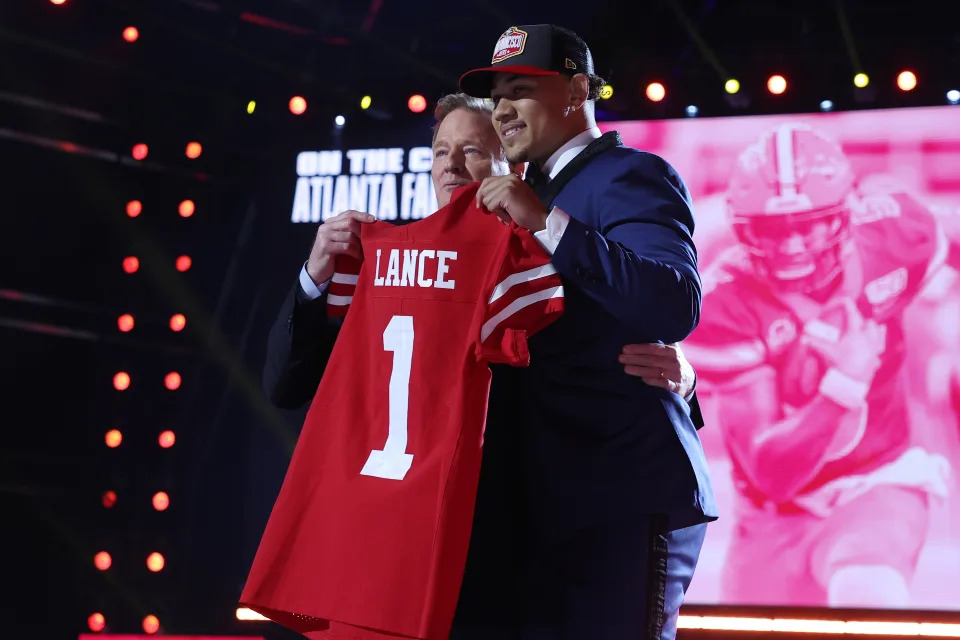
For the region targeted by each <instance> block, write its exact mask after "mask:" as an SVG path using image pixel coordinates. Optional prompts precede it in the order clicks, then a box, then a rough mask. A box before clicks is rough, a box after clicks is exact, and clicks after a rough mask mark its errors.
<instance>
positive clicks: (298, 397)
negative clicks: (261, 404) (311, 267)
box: [263, 282, 340, 409]
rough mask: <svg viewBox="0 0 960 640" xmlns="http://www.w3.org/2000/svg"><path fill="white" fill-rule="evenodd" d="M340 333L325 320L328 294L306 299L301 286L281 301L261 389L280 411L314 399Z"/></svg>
mask: <svg viewBox="0 0 960 640" xmlns="http://www.w3.org/2000/svg"><path fill="white" fill-rule="evenodd" d="M339 333H340V327H339V322H337V320H334V319H328V318H327V295H326V293H324V294H323V295H322V296H320V297H319V298H317V299H315V300H308V299H306V298H305V297H304V296H303V295H302V290H301V289H300V283H299V282H297V283H296V284H295V285H294V287H293V290H291V291H290V293H289V294H287V297H286V298H285V299H284V302H283V306H282V307H281V308H280V313H279V314H278V316H277V319H276V320H275V321H274V323H273V326H272V327H271V328H270V335H269V337H268V338H267V357H266V362H265V364H264V369H263V388H264V391H266V393H267V395H268V396H269V398H270V401H271V402H272V403H273V404H274V405H276V406H277V407H280V408H281V409H298V408H300V407H301V406H303V405H305V404H306V403H307V402H309V401H310V400H312V399H313V396H314V394H316V392H317V387H318V386H320V379H321V378H322V377H323V372H324V370H325V369H326V367H327V362H328V361H329V360H330V354H331V353H332V352H333V345H334V344H335V343H336V341H337V336H338V335H339Z"/></svg>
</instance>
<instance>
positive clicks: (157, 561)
mask: <svg viewBox="0 0 960 640" xmlns="http://www.w3.org/2000/svg"><path fill="white" fill-rule="evenodd" d="M165 564H166V561H165V560H164V559H163V556H162V555H160V554H159V553H157V552H156V551H154V552H153V553H151V554H150V555H149V556H147V569H150V571H153V572H154V573H157V572H159V571H162V570H163V567H164V565H165Z"/></svg>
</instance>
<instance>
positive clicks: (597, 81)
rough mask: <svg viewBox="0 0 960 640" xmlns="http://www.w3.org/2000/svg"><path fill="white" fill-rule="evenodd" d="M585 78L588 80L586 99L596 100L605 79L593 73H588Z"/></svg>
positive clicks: (605, 82)
mask: <svg viewBox="0 0 960 640" xmlns="http://www.w3.org/2000/svg"><path fill="white" fill-rule="evenodd" d="M587 78H588V79H589V81H590V89H589V91H588V93H587V99H588V100H596V99H597V98H599V97H600V89H602V88H603V85H605V84H607V81H606V80H604V79H603V78H601V77H600V76H598V75H596V74H593V73H591V74H590V75H588V76H587Z"/></svg>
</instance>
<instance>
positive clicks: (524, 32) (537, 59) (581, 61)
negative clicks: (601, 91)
mask: <svg viewBox="0 0 960 640" xmlns="http://www.w3.org/2000/svg"><path fill="white" fill-rule="evenodd" d="M496 73H515V74H517V75H521V76H558V75H560V74H561V73H565V74H567V75H571V76H572V75H574V74H577V73H585V74H587V75H593V73H594V71H593V56H592V55H590V49H588V48H587V43H586V42H584V41H583V39H582V38H580V36H578V35H577V34H575V33H574V32H573V31H571V30H570V29H566V28H564V27H558V26H557V25H553V24H528V25H521V26H518V27H510V28H509V29H507V30H506V31H504V32H503V33H502V34H501V35H500V38H499V39H498V40H497V44H496V46H495V47H494V48H493V59H492V60H491V63H490V66H489V67H481V68H480V69H473V70H472V71H467V72H466V73H465V74H463V75H462V76H460V90H461V91H463V92H464V93H466V94H467V95H471V96H474V97H477V98H489V97H490V89H491V87H492V86H493V76H494V74H496Z"/></svg>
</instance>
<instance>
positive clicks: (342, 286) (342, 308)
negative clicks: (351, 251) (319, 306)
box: [327, 255, 363, 318]
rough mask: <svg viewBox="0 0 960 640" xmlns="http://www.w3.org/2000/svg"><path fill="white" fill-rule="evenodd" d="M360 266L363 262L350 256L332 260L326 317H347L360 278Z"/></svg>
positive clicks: (341, 256)
mask: <svg viewBox="0 0 960 640" xmlns="http://www.w3.org/2000/svg"><path fill="white" fill-rule="evenodd" d="M361 266H363V260H360V259H357V258H354V257H352V256H345V255H340V256H337V258H336V260H334V263H333V277H331V278H330V287H329V288H328V289H327V316H329V317H334V318H342V317H344V316H346V315H347V311H348V310H349V309H350V303H351V302H352V301H353V292H354V291H355V290H356V288H357V281H358V280H359V278H360V267H361Z"/></svg>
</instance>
